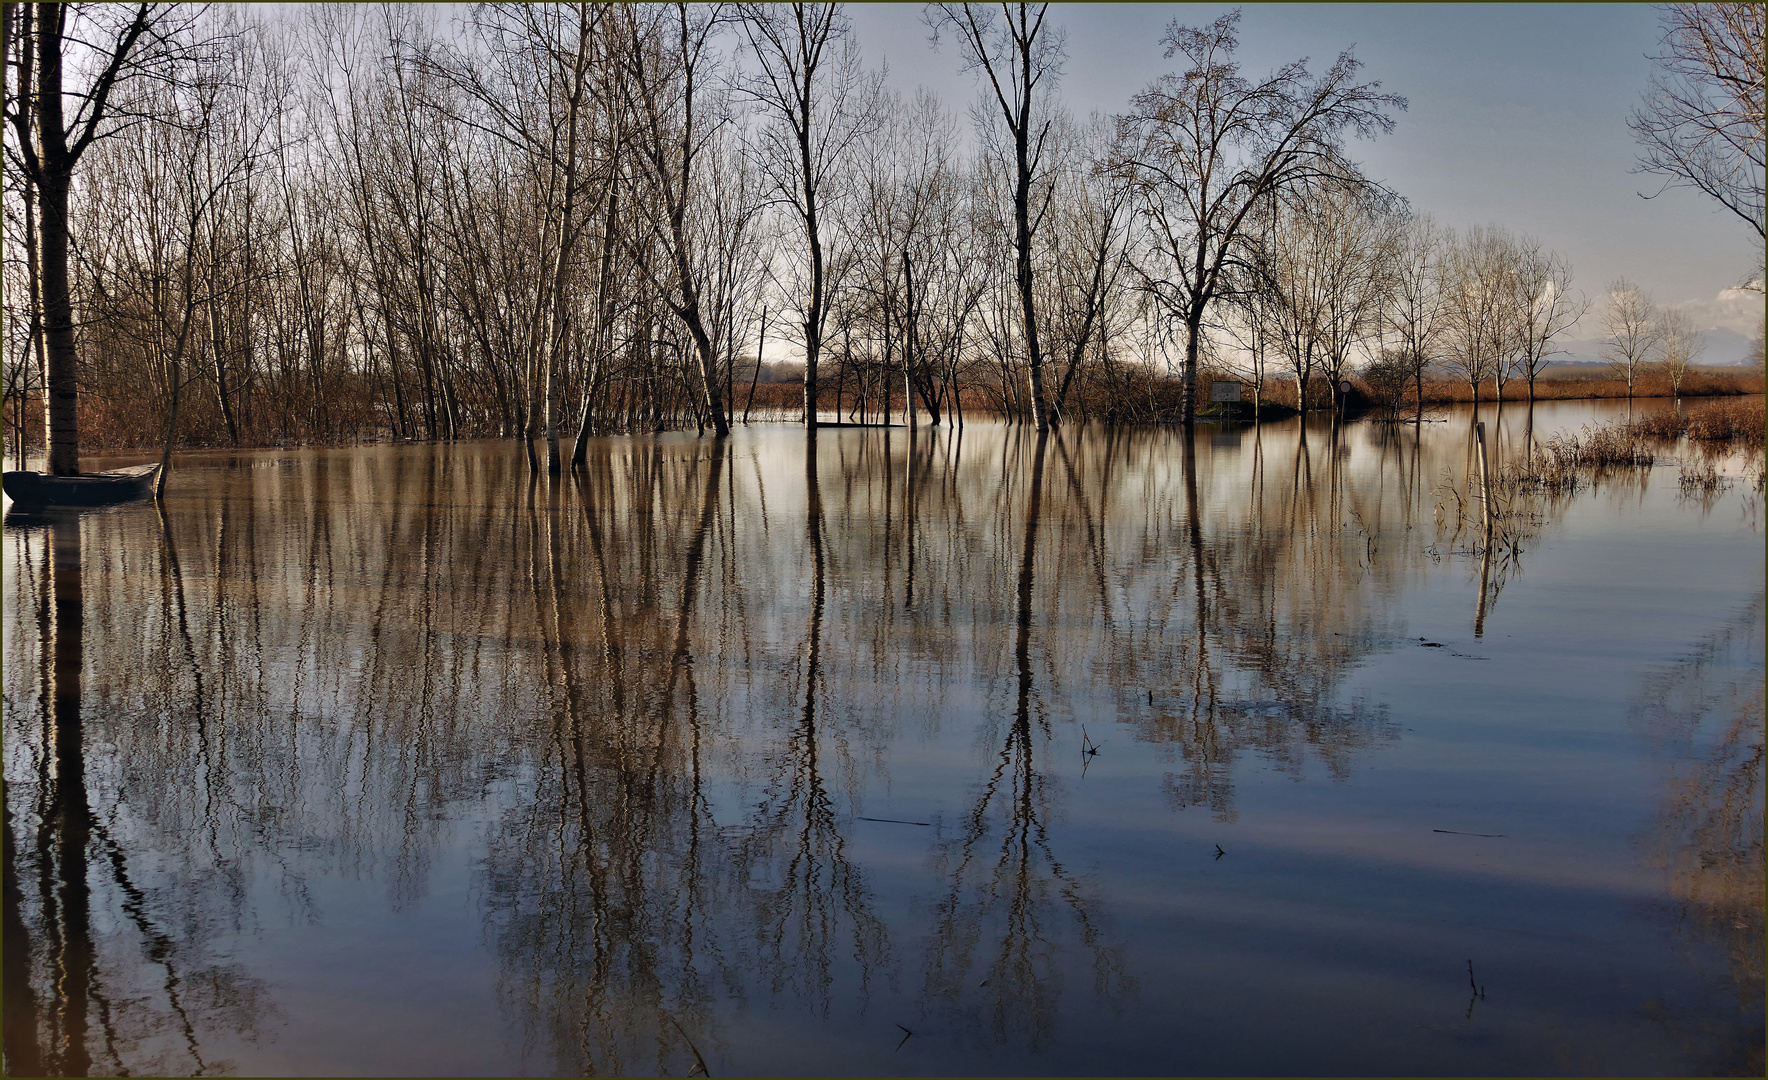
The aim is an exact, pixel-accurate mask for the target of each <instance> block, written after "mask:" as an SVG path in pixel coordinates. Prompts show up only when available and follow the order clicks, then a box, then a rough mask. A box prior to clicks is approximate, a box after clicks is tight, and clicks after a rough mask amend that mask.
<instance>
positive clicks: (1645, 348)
mask: <svg viewBox="0 0 1768 1080" xmlns="http://www.w3.org/2000/svg"><path fill="white" fill-rule="evenodd" d="M1602 325H1603V339H1602V355H1603V356H1604V357H1605V358H1606V359H1607V360H1608V366H1609V367H1610V368H1612V369H1613V370H1614V373H1615V375H1616V376H1618V377H1619V378H1620V379H1621V380H1622V381H1624V382H1625V383H1626V384H1627V398H1628V399H1629V400H1631V399H1632V397H1633V391H1634V389H1635V388H1636V387H1637V386H1638V382H1639V376H1641V375H1643V374H1644V373H1645V371H1646V369H1647V367H1649V366H1650V364H1651V363H1652V361H1653V360H1654V359H1655V358H1656V357H1657V354H1658V351H1659V349H1661V348H1662V347H1663V341H1664V335H1663V324H1662V323H1661V322H1660V321H1659V320H1658V307H1657V304H1656V302H1655V301H1653V300H1652V298H1651V295H1650V294H1649V293H1647V292H1646V291H1645V290H1644V289H1641V288H1640V287H1639V286H1637V285H1635V284H1633V283H1632V282H1631V281H1628V280H1627V279H1626V278H1619V279H1617V280H1616V281H1614V282H1613V283H1612V284H1610V285H1609V287H1608V310H1607V311H1606V312H1604V313H1603V321H1602Z"/></svg>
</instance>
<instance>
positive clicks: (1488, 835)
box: [1430, 829, 1506, 840]
mask: <svg viewBox="0 0 1768 1080" xmlns="http://www.w3.org/2000/svg"><path fill="white" fill-rule="evenodd" d="M1430 831H1431V832H1440V833H1448V834H1449V835H1450V836H1483V837H1486V838H1487V839H1493V840H1495V839H1501V838H1503V837H1504V836H1505V835H1506V834H1505V833H1501V832H1462V831H1460V830H1459V829H1432V830H1430Z"/></svg>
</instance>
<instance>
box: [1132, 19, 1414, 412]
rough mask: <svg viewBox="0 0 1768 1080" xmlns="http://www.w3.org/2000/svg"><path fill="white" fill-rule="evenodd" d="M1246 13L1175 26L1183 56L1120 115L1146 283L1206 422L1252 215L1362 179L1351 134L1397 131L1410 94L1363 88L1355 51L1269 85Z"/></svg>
mask: <svg viewBox="0 0 1768 1080" xmlns="http://www.w3.org/2000/svg"><path fill="white" fill-rule="evenodd" d="M1239 23H1240V12H1239V11H1238V10H1236V11H1232V12H1229V13H1228V14H1226V15H1223V16H1222V17H1221V18H1219V19H1217V20H1216V21H1215V22H1214V23H1212V24H1210V25H1209V26H1206V27H1201V28H1198V27H1189V26H1183V25H1181V24H1180V23H1179V22H1178V21H1177V20H1174V21H1173V22H1172V23H1171V24H1170V25H1168V27H1167V30H1166V34H1165V35H1164V36H1163V37H1162V39H1161V40H1162V42H1163V43H1164V44H1165V45H1166V47H1167V48H1166V56H1167V58H1168V59H1171V58H1172V57H1173V56H1175V55H1183V56H1184V57H1185V59H1186V60H1187V61H1188V62H1189V65H1188V66H1187V67H1186V69H1185V70H1184V71H1182V72H1177V73H1173V74H1169V75H1164V76H1162V77H1161V78H1160V79H1159V80H1157V81H1156V82H1155V83H1154V84H1153V85H1151V86H1149V87H1148V89H1146V90H1144V91H1142V92H1141V93H1139V94H1137V95H1136V97H1135V98H1134V100H1133V101H1132V102H1131V110H1132V111H1131V112H1130V114H1129V115H1127V116H1124V117H1122V118H1120V120H1119V130H1120V140H1121V151H1120V152H1121V154H1122V155H1123V167H1124V168H1126V169H1128V170H1129V171H1130V172H1131V173H1132V175H1133V176H1134V177H1135V178H1136V180H1137V181H1138V184H1139V188H1140V192H1141V204H1142V212H1143V214H1144V215H1145V217H1146V218H1147V220H1148V223H1149V225H1150V236H1149V238H1148V243H1149V246H1150V249H1151V257H1150V258H1148V259H1147V260H1145V261H1144V264H1143V266H1142V276H1143V277H1144V279H1145V285H1146V288H1148V289H1149V290H1150V291H1151V292H1152V293H1153V294H1154V295H1155V296H1156V297H1157V298H1158V299H1159V301H1160V304H1161V306H1162V308H1163V309H1164V310H1165V313H1166V314H1167V316H1168V317H1169V318H1172V319H1174V320H1176V321H1177V322H1178V323H1180V324H1181V325H1182V326H1183V327H1184V335H1185V361H1184V387H1185V391H1184V421H1185V423H1186V425H1187V426H1189V425H1190V424H1192V423H1194V422H1195V420H1196V416H1197V360H1198V355H1199V350H1200V348H1201V346H1202V335H1203V328H1204V317H1205V313H1206V312H1207V311H1208V309H1209V307H1210V305H1211V304H1213V303H1214V302H1215V301H1216V299H1217V298H1218V296H1220V295H1221V292H1222V290H1223V288H1224V286H1226V285H1227V284H1228V283H1229V282H1230V281H1231V280H1232V276H1231V275H1230V273H1229V270H1230V268H1231V266H1232V265H1233V264H1235V263H1238V262H1241V261H1243V260H1244V259H1245V256H1246V244H1247V240H1248V233H1247V226H1248V219H1249V217H1250V215H1251V214H1252V213H1253V209H1254V207H1255V206H1257V205H1258V204H1259V202H1260V201H1261V200H1263V199H1265V198H1267V197H1268V196H1270V195H1271V194H1272V193H1274V192H1277V191H1281V190H1284V189H1288V188H1295V187H1300V186H1303V185H1307V184H1310V183H1313V182H1315V181H1318V180H1327V179H1331V180H1338V181H1341V182H1355V181H1357V180H1358V179H1360V178H1358V177H1357V176H1356V174H1355V172H1354V170H1352V169H1351V168H1349V166H1348V162H1347V161H1346V160H1345V158H1344V156H1343V154H1342V153H1341V151H1340V142H1341V140H1342V138H1343V136H1344V135H1345V134H1347V133H1350V134H1355V135H1358V136H1362V137H1372V136H1374V135H1376V134H1379V133H1383V132H1387V131H1391V130H1392V129H1393V123H1394V122H1393V119H1392V117H1391V116H1389V114H1388V111H1389V110H1391V109H1403V108H1405V105H1406V101H1405V99H1404V98H1402V97H1399V96H1397V95H1394V94H1384V93H1381V92H1380V89H1381V84H1380V83H1379V82H1358V81H1357V78H1358V73H1359V72H1360V71H1361V69H1362V64H1361V62H1360V61H1358V60H1357V59H1356V58H1355V57H1353V56H1352V55H1351V53H1350V52H1349V51H1348V50H1347V51H1345V52H1343V53H1340V54H1339V56H1338V59H1337V61H1336V62H1334V63H1333V65H1332V67H1331V68H1329V69H1328V70H1327V71H1326V72H1325V73H1324V74H1322V75H1320V76H1319V77H1317V78H1316V77H1314V76H1313V75H1311V74H1310V73H1309V72H1308V68H1307V63H1306V61H1305V60H1297V61H1295V62H1293V63H1290V64H1286V65H1284V66H1283V67H1282V68H1280V69H1278V70H1277V71H1276V72H1274V73H1273V74H1271V75H1270V76H1268V77H1266V78H1265V79H1264V80H1262V81H1260V82H1256V83H1255V82H1253V81H1252V80H1250V79H1247V78H1246V77H1245V76H1244V75H1242V74H1241V73H1240V65H1239V63H1238V62H1236V61H1235V59H1234V52H1235V50H1236V49H1238V48H1239V44H1240V42H1239V38H1238V36H1237V33H1236V30H1237V27H1238V26H1239Z"/></svg>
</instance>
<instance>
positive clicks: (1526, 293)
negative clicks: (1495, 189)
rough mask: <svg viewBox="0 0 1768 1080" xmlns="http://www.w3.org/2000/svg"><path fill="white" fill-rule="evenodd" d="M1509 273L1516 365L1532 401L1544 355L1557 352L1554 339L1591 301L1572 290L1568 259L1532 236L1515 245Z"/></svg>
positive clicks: (1574, 324)
mask: <svg viewBox="0 0 1768 1080" xmlns="http://www.w3.org/2000/svg"><path fill="white" fill-rule="evenodd" d="M1512 273H1513V274H1514V275H1515V279H1516V285H1515V299H1516V302H1517V304H1518V306H1519V313H1520V315H1521V317H1522V328H1521V338H1520V345H1521V351H1520V352H1519V353H1517V355H1516V366H1517V368H1518V372H1519V374H1521V375H1522V376H1523V378H1524V379H1526V380H1527V381H1528V384H1529V400H1530V401H1533V400H1535V380H1536V379H1537V378H1538V377H1539V376H1540V374H1541V372H1542V371H1543V370H1544V369H1545V368H1546V367H1547V358H1548V357H1549V356H1552V355H1553V354H1554V353H1555V352H1558V351H1559V350H1558V349H1556V348H1554V346H1553V339H1554V338H1556V337H1558V336H1559V335H1560V334H1563V333H1565V332H1566V331H1567V330H1570V329H1571V328H1572V327H1573V326H1576V325H1577V323H1578V320H1579V319H1582V318H1583V317H1584V312H1585V311H1587V310H1589V307H1590V301H1589V299H1588V298H1587V297H1585V296H1584V295H1583V294H1582V293H1575V294H1574V293H1573V292H1572V291H1571V283H1572V264H1571V261H1570V260H1569V259H1567V258H1566V257H1565V256H1564V255H1561V254H1560V253H1559V252H1557V251H1548V250H1546V249H1545V248H1543V247H1542V246H1541V242H1540V241H1539V240H1536V239H1534V238H1532V237H1524V238H1523V240H1522V241H1521V242H1520V244H1519V245H1518V248H1517V253H1516V261H1515V264H1514V266H1513V269H1512Z"/></svg>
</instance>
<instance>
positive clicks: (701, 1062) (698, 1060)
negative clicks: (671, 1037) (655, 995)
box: [663, 1013, 712, 1078]
mask: <svg viewBox="0 0 1768 1080" xmlns="http://www.w3.org/2000/svg"><path fill="white" fill-rule="evenodd" d="M663 1015H664V1017H665V1018H667V1019H668V1021H669V1022H670V1023H671V1024H674V1025H675V1030H677V1031H679V1032H681V1038H682V1041H683V1042H685V1043H687V1044H688V1050H689V1051H690V1052H692V1053H693V1055H694V1068H695V1069H698V1070H699V1075H701V1076H704V1077H708V1078H710V1077H711V1076H712V1070H711V1069H708V1068H707V1067H706V1059H705V1058H703V1057H701V1056H700V1048H699V1047H697V1046H695V1045H694V1040H693V1039H691V1038H689V1037H688V1033H687V1029H686V1028H683V1027H682V1026H681V1023H680V1021H678V1020H676V1018H675V1017H673V1016H670V1015H669V1014H668V1013H664V1014H663ZM688 1075H689V1076H693V1075H694V1073H692V1072H690V1073H688Z"/></svg>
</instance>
